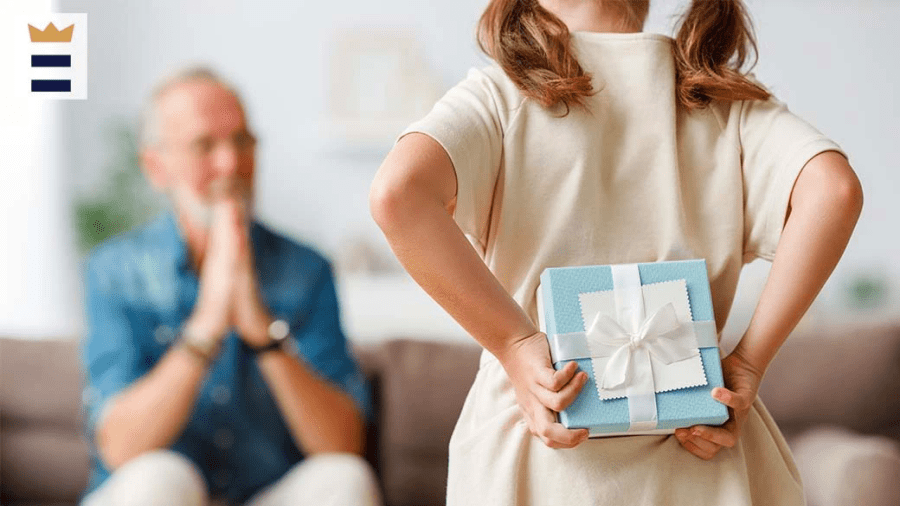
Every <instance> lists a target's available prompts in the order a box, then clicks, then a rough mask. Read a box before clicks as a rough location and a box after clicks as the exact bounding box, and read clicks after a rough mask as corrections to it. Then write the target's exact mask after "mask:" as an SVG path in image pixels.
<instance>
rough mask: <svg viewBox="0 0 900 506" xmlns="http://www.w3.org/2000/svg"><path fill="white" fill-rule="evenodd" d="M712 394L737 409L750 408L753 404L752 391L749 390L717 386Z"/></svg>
mask: <svg viewBox="0 0 900 506" xmlns="http://www.w3.org/2000/svg"><path fill="white" fill-rule="evenodd" d="M712 396H713V399H715V400H717V401H719V402H721V403H722V404H724V405H726V406H728V407H729V408H731V409H734V410H737V411H743V410H745V409H750V405H751V404H753V399H752V398H751V396H752V393H751V392H749V391H739V392H733V391H731V390H728V389H727V388H722V387H716V388H713V391H712Z"/></svg>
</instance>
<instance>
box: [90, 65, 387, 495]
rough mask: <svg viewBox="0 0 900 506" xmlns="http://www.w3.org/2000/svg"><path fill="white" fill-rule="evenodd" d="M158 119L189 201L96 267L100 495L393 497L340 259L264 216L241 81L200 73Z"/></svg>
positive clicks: (155, 148)
mask: <svg viewBox="0 0 900 506" xmlns="http://www.w3.org/2000/svg"><path fill="white" fill-rule="evenodd" d="M143 126H144V128H143V136H142V144H143V147H142V153H141V159H142V165H143V168H144V172H145V173H146V175H147V177H148V179H149V180H150V182H151V183H152V184H153V186H154V187H155V188H157V189H159V190H161V191H164V192H165V193H166V194H167V195H168V196H169V198H170V200H171V203H172V210H171V212H166V213H163V214H162V215H161V216H160V217H159V218H158V219H156V220H155V221H153V222H152V223H150V224H149V225H147V226H145V227H143V228H140V229H138V230H133V231H131V232H129V233H127V234H124V235H123V236H121V237H118V238H114V239H112V240H110V241H108V242H106V243H104V244H103V245H101V246H100V247H98V248H97V250H96V251H95V252H94V253H93V254H92V255H91V256H90V258H89V259H88V261H87V264H86V268H85V285H86V302H87V316H88V324H89V333H88V336H87V338H86V340H85V343H84V348H83V354H84V363H85V372H86V377H87V382H88V386H87V388H86V390H85V405H86V408H87V409H86V415H85V421H86V426H87V427H86V430H87V433H88V436H89V438H90V439H91V440H92V441H93V442H94V443H95V444H94V446H95V448H96V452H95V458H94V461H95V467H94V471H93V474H92V477H91V482H90V485H89V487H88V490H87V491H86V494H85V496H84V499H83V504H85V505H89V506H95V505H98V506H102V505H107V504H110V505H123V504H148V505H149V504H154V505H156V504H159V505H200V504H207V503H208V502H209V501H212V502H213V504H239V503H244V504H251V505H259V506H263V505H275V504H279V505H280V504H285V505H287V504H296V505H305V504H315V505H323V504H353V505H366V504H377V503H378V502H379V494H378V488H377V485H376V482H375V480H374V477H373V473H372V471H371V470H370V468H369V467H368V466H367V464H366V463H365V461H364V460H363V459H362V458H361V457H360V456H359V454H360V453H361V451H362V447H363V441H364V419H365V417H366V416H367V414H368V412H369V409H370V407H369V403H370V400H369V396H368V392H367V390H366V384H365V380H364V378H363V376H362V375H361V374H360V371H359V369H358V367H357V365H356V364H355V362H354V361H353V359H352V356H351V355H350V353H349V352H348V349H347V343H346V340H345V338H344V335H343V334H342V332H341V328H340V322H339V318H338V307H337V300H336V296H335V289H334V282H333V278H332V273H331V269H330V266H329V264H328V263H327V262H326V260H324V259H323V258H322V257H321V256H319V255H318V254H316V253H315V252H313V251H312V250H310V249H309V248H306V247H304V246H301V245H299V244H296V243H294V242H292V241H290V240H288V239H286V238H284V237H282V236H281V235H278V234H276V233H275V232H273V231H271V230H269V229H267V228H266V227H264V226H263V225H261V224H260V223H258V222H256V221H254V220H253V219H252V218H251V215H250V212H249V209H250V208H251V207H252V206H251V203H252V200H251V199H252V194H253V192H252V190H253V172H254V155H255V146H256V139H255V138H254V136H253V133H252V131H251V130H250V128H249V126H248V124H247V118H246V116H245V111H244V109H243V107H242V105H241V101H240V99H239V97H238V95H237V93H236V92H235V90H234V89H232V88H231V87H229V86H228V85H227V84H226V83H224V82H223V81H222V80H221V79H219V78H218V77H217V76H216V75H215V74H213V73H212V72H210V71H207V70H203V69H193V70H187V71H183V72H181V73H179V74H177V75H175V76H174V77H173V78H171V79H169V80H167V81H166V82H164V83H162V84H161V85H160V86H159V87H158V88H157V90H156V92H155V93H154V94H153V96H152V99H151V101H150V103H149V104H148V107H147V110H146V114H145V118H144V125H143ZM123 198H127V196H125V195H123Z"/></svg>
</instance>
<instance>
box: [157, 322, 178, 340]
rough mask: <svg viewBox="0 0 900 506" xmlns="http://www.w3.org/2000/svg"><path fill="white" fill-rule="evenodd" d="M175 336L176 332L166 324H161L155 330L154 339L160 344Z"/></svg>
mask: <svg viewBox="0 0 900 506" xmlns="http://www.w3.org/2000/svg"><path fill="white" fill-rule="evenodd" d="M174 338H175V332H173V331H172V329H171V328H170V327H168V326H166V325H160V326H159V327H156V330H154V331H153V339H154V340H155V341H156V342H157V343H159V344H166V343H169V342H171V341H172V340H173V339H174Z"/></svg>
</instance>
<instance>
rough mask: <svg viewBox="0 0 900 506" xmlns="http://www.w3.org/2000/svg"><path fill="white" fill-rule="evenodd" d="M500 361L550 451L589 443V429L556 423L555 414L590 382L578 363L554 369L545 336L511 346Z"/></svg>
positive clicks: (533, 429)
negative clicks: (584, 442) (585, 441)
mask: <svg viewBox="0 0 900 506" xmlns="http://www.w3.org/2000/svg"><path fill="white" fill-rule="evenodd" d="M497 358H498V359H499V360H500V363H501V365H503V368H504V369H505V370H506V373H507V374H508V375H509V379H510V381H511V382H512V385H513V388H514V389H515V393H516V401H517V402H518V404H519V407H520V408H521V409H522V412H523V413H524V414H525V418H526V420H527V422H528V429H529V430H530V431H531V433H532V434H534V435H535V436H537V437H539V438H540V439H541V441H543V442H544V444H546V445H547V446H549V447H550V448H574V447H575V446H578V445H579V444H580V443H582V442H583V441H584V440H585V439H587V437H588V431H587V429H577V430H569V429H566V428H565V427H563V426H562V424H560V423H559V422H557V421H556V413H554V412H558V411H562V410H564V409H566V407H568V406H569V404H571V403H572V401H574V400H575V397H577V396H578V392H580V391H581V388H582V387H583V386H584V384H585V382H586V381H587V378H588V376H587V373H585V372H583V371H582V372H579V371H578V364H576V363H575V362H570V363H568V364H566V366H565V367H563V368H562V369H560V370H559V371H557V370H555V369H553V364H552V363H551V362H550V347H549V345H548V344H547V336H546V335H545V334H544V333H543V332H537V333H535V334H532V335H530V336H528V337H526V338H524V339H520V340H518V341H516V342H514V343H512V344H510V345H509V346H508V347H507V348H506V349H504V350H502V352H500V353H499V354H498V355H497Z"/></svg>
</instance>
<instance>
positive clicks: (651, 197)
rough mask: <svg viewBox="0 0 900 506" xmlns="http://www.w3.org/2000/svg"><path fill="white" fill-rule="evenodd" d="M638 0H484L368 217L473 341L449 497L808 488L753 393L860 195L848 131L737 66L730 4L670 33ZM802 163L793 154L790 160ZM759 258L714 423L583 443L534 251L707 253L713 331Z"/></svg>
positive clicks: (581, 259) (732, 494)
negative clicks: (569, 411) (825, 127)
mask: <svg viewBox="0 0 900 506" xmlns="http://www.w3.org/2000/svg"><path fill="white" fill-rule="evenodd" d="M648 10H649V1H648V0H492V1H491V3H490V5H489V6H488V7H487V10H486V11H485V13H484V15H483V16H482V18H481V22H480V25H479V33H478V35H479V41H480V43H481V46H482V48H483V49H484V50H485V52H486V53H487V54H488V55H490V56H491V57H492V58H493V60H494V61H495V62H496V65H494V66H492V67H489V68H486V69H482V70H472V71H470V72H469V74H468V77H467V78H466V79H465V80H464V81H462V82H461V83H460V84H458V85H457V86H456V87H454V88H453V89H451V90H450V91H449V92H448V93H447V94H446V95H445V96H444V97H443V98H442V99H441V100H440V101H439V102H438V103H437V105H435V107H434V109H433V110H432V111H431V113H430V114H429V115H428V116H427V117H425V118H424V119H422V120H421V121H419V122H417V123H415V124H413V125H412V126H410V127H409V128H408V129H407V130H406V131H405V132H404V133H403V134H401V136H400V138H399V140H398V142H397V144H396V146H395V147H394V149H393V150H392V151H391V153H390V154H389V155H388V157H387V159H386V160H385V161H384V164H383V165H382V167H381V168H380V169H379V171H378V174H377V176H376V177H375V181H374V183H373V186H372V190H371V195H370V204H371V210H372V214H373V216H374V218H375V220H376V221H377V223H378V224H379V226H380V227H381V228H382V230H383V231H384V234H385V236H386V237H387V239H388V242H389V243H390V245H391V247H392V248H393V250H394V252H395V254H396V255H397V257H398V258H399V260H400V261H401V262H402V263H403V265H404V267H405V268H406V269H407V270H408V271H409V273H410V274H411V275H412V276H413V277H414V278H415V279H416V281H417V282H418V283H419V284H420V285H421V286H422V287H423V288H424V289H425V290H426V291H427V292H428V293H429V294H430V295H431V296H432V297H433V298H434V299H435V300H436V301H437V302H438V303H440V304H441V305H442V306H443V307H444V308H445V309H446V310H447V312H449V313H450V314H451V315H452V316H453V317H454V318H455V319H456V320H457V321H458V322H459V323H460V324H461V325H462V326H463V327H464V328H465V329H466V330H467V331H468V332H470V333H471V335H472V336H473V337H474V338H475V339H476V340H477V341H478V342H479V343H480V344H481V345H482V346H483V347H484V350H485V351H484V352H483V354H482V358H481V366H480V370H479V372H478V375H477V377H476V379H475V383H474V385H473V386H472V389H471V391H470V392H469V395H468V398H467V400H466V403H465V406H464V408H463V411H462V413H461V414H460V418H459V421H458V422H457V425H456V429H455V431H454V433H453V437H452V439H451V441H450V462H449V466H450V469H449V478H448V490H447V498H448V504H450V505H451V506H454V505H473V504H490V505H507V504H529V505H561V504H562V505H565V504H570V505H587V504H614V505H629V506H633V505H644V504H646V505H658V504H676V505H677V504H686V505H692V506H693V505H700V504H716V505H718V504H729V505H737V506H740V505H749V504H778V505H794V504H798V505H799V504H803V502H804V500H803V492H802V487H801V483H800V477H799V476H798V473H797V469H796V467H795V466H794V463H793V460H792V457H791V454H790V451H789V450H788V447H787V446H786V445H785V441H784V439H783V437H782V435H781V433H780V432H779V430H778V428H777V427H776V426H775V424H774V423H773V421H772V418H771V417H770V416H769V414H768V412H767V411H766V409H765V407H764V406H763V404H762V403H761V402H760V401H759V399H757V398H756V392H757V389H758V386H759V383H760V380H761V379H762V377H763V374H764V373H765V371H766V367H767V366H768V364H769V362H770V360H771V359H772V357H774V355H775V353H776V351H777V350H778V348H779V346H780V345H781V344H782V343H783V342H784V340H785V339H786V337H787V336H788V334H789V333H790V331H791V330H792V329H793V328H794V326H795V325H796V324H797V322H798V321H799V320H800V318H801V316H802V315H803V313H804V312H805V311H806V310H807V308H808V307H809V305H810V304H811V302H812V301H813V299H814V298H815V296H816V294H817V293H818V292H819V290H820V289H821V287H822V285H823V284H824V283H825V281H826V279H827V278H828V276H829V275H830V273H831V272H832V270H833V268H834V267H835V265H836V263H837V261H838V259H839V258H840V256H841V254H842V253H843V250H844V248H845V246H846V244H847V241H848V240H849V238H850V234H851V233H852V231H853V228H854V226H855V224H856V221H857V218H858V216H859V213H860V211H861V207H862V190H861V187H860V184H859V181H858V180H857V178H856V175H855V174H854V172H853V170H852V169H851V167H850V166H849V165H848V163H847V160H846V158H845V156H842V155H843V153H841V152H840V148H839V147H838V146H837V145H836V144H835V143H834V142H832V141H830V140H829V139H827V138H826V137H825V136H823V135H822V134H821V133H819V132H818V131H817V130H816V129H815V128H813V127H812V126H810V125H809V124H807V123H806V122H804V121H803V120H802V119H800V118H798V117H797V116H795V115H793V114H792V113H791V112H789V111H788V109H787V108H786V107H785V105H784V104H783V103H781V102H779V101H778V100H776V99H775V98H774V97H772V96H771V95H770V94H769V92H768V91H767V90H766V89H765V88H764V87H763V86H762V85H761V84H760V83H759V82H757V81H755V80H754V79H753V78H752V77H749V76H747V75H746V74H744V73H742V72H741V68H742V67H743V64H744V63H745V61H747V59H748V57H749V54H750V52H751V51H755V42H754V39H753V34H752V29H751V25H750V21H749V17H748V15H747V13H746V10H745V8H744V6H743V4H742V3H741V1H740V0H693V2H692V3H691V4H690V7H689V9H688V11H687V13H686V15H685V16H684V17H683V18H682V20H681V23H680V28H679V30H678V33H677V36H676V37H675V38H674V39H672V38H670V37H667V36H664V35H659V34H652V33H644V32H642V31H641V29H642V27H643V24H644V20H645V18H646V15H647V12H648ZM801 171H802V172H801ZM756 257H760V258H764V259H767V260H769V261H772V269H771V272H770V274H769V279H768V280H767V283H766V286H765V289H764V291H763V293H762V296H761V298H760V300H759V303H758V306H757V308H756V311H755V313H754V316H753V319H752V321H751V323H750V325H749V327H748V329H747V330H746V333H745V334H744V335H743V337H742V339H741V341H740V344H739V345H738V346H737V348H736V349H735V350H734V352H733V353H731V354H730V355H728V356H727V357H726V358H725V359H724V360H723V363H722V367H723V371H724V373H725V384H726V387H727V388H719V389H714V390H713V394H712V395H713V397H714V398H715V399H717V400H718V401H720V402H722V403H724V404H726V405H727V406H729V408H730V414H731V418H730V420H729V421H728V422H727V423H726V424H725V425H724V426H722V427H707V426H696V427H691V428H688V429H679V430H678V431H676V433H675V434H674V436H628V437H610V438H597V439H591V440H587V431H586V430H583V429H582V430H567V429H566V428H564V427H563V426H562V425H560V424H559V423H557V422H556V412H557V411H559V410H562V409H564V408H565V407H566V406H568V405H569V403H571V402H572V401H573V399H574V398H575V396H576V395H577V394H578V392H579V391H580V390H581V388H582V386H583V385H584V383H585V380H586V374H585V373H583V372H579V371H578V370H577V367H576V364H574V363H570V364H569V365H568V366H567V367H565V368H563V369H561V370H559V371H555V370H554V369H553V367H552V366H551V363H550V354H549V348H548V345H547V341H546V336H545V335H544V334H543V333H541V332H538V330H537V329H536V327H535V325H536V323H535V322H537V310H536V301H535V291H536V288H537V285H538V283H539V276H540V274H541V272H542V271H543V270H544V268H546V267H556V266H576V265H592V264H614V263H636V262H654V261H665V260H681V259H690V258H705V259H706V262H707V266H708V269H709V272H708V274H709V279H710V284H711V288H712V295H713V302H714V310H715V316H716V322H717V324H718V331H719V332H721V330H722V327H723V326H724V324H725V320H726V318H727V316H728V311H729V309H730V307H731V303H732V300H733V297H734V293H735V290H736V286H737V282H738V277H739V275H740V270H741V267H742V265H743V263H746V262H749V261H750V260H752V259H754V258H756Z"/></svg>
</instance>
